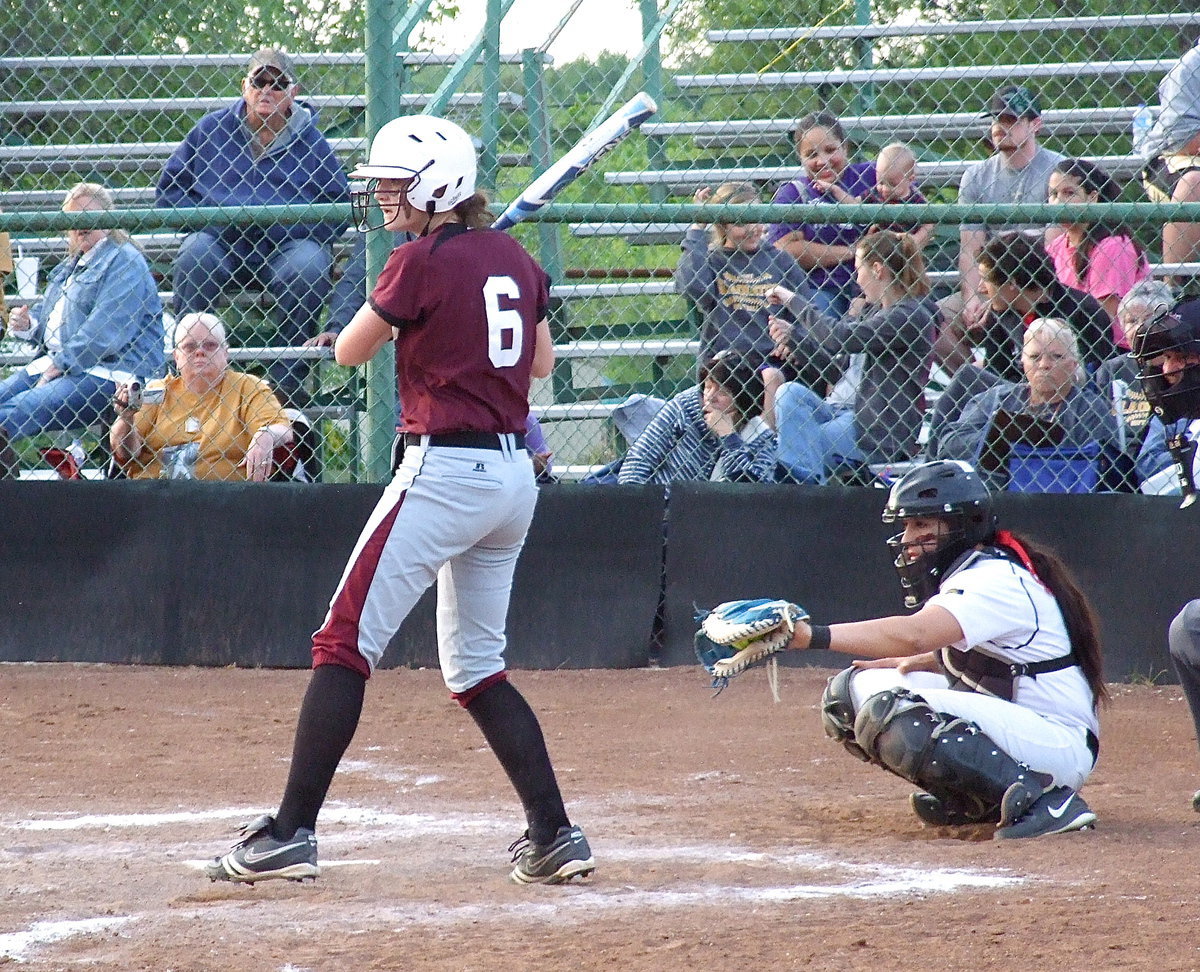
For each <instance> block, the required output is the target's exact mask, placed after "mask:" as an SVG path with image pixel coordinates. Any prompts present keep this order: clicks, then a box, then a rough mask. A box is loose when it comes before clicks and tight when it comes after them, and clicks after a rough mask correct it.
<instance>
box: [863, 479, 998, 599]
mask: <svg viewBox="0 0 1200 972" xmlns="http://www.w3.org/2000/svg"><path fill="white" fill-rule="evenodd" d="M916 517H922V518H926V517H932V518H937V519H939V520H942V521H944V522H945V524H946V527H947V529H946V531H945V532H944V533H942V534H939V535H938V536H937V537H935V538H931V540H930V542H929V543H926V544H913V543H909V544H905V543H904V534H903V532H901V533H897V534H895V535H894V536H892V537H890V538H889V539H888V546H889V547H890V548H891V549H892V550H893V551H895V553H896V559H895V566H896V573H897V574H898V575H899V577H900V587H901V588H902V589H903V591H904V606H905V607H909V608H913V607H917V606H919V605H921V604H924V603H925V602H926V601H927V600H929V598H930V597H932V596H933V595H934V594H935V593H937V589H938V584H939V583H940V582H941V579H942V578H943V577H945V575H946V573H947V571H948V570H949V568H950V567H951V566H952V565H953V564H954V562H955V561H956V560H958V558H959V557H961V556H962V555H963V554H964V553H966V552H967V551H968V550H970V549H971V548H972V547H974V546H976V545H977V544H980V543H986V542H987V541H989V540H991V539H992V537H993V536H994V535H995V532H996V517H995V514H994V513H993V512H992V494H991V493H989V492H988V488H987V486H985V485H984V483H983V480H982V479H980V478H979V474H978V473H976V472H975V470H974V469H973V468H972V467H971V466H970V465H969V464H968V463H965V462H960V461H958V460H950V459H941V460H938V461H937V462H926V463H922V464H921V465H919V466H916V467H915V468H913V469H911V470H909V472H907V473H905V475H904V476H902V477H901V478H900V479H899V480H897V481H896V483H895V485H893V486H892V490H891V492H890V493H889V494H888V499H887V505H886V506H884V508H883V522H884V523H901V524H903V522H904V521H905V520H910V519H914V518H916ZM931 546H932V548H931ZM914 547H915V548H918V549H919V551H920V552H919V553H918V554H917V555H916V556H912V555H911V554H910V550H912V549H913V548H914Z"/></svg>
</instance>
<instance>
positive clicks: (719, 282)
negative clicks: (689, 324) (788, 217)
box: [675, 182, 807, 361]
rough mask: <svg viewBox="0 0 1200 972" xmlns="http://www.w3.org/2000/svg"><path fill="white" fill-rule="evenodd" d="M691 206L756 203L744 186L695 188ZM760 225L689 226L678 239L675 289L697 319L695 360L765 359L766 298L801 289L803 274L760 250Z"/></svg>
mask: <svg viewBox="0 0 1200 972" xmlns="http://www.w3.org/2000/svg"><path fill="white" fill-rule="evenodd" d="M695 202H697V203H705V202H707V203H714V204H720V203H757V202H762V199H761V198H760V196H759V193H758V190H757V189H756V188H755V187H754V186H753V185H751V184H750V183H748V182H726V183H723V184H722V185H720V186H717V188H716V189H715V190H714V189H713V188H712V187H711V186H701V187H700V188H699V189H697V190H696V195H695ZM762 244H763V226H762V224H761V223H713V224H712V227H711V229H710V228H709V227H707V226H705V225H704V224H702V223H693V224H692V225H691V226H690V227H689V228H688V231H687V233H686V234H685V235H684V238H683V244H682V252H681V253H680V255H679V263H678V265H677V266H676V268H675V289H676V290H677V291H678V292H679V293H681V294H683V295H684V296H685V297H687V298H688V299H690V300H691V301H693V302H694V303H695V304H696V306H697V307H698V308H699V310H700V313H701V314H702V315H703V324H702V326H701V329H700V360H701V361H704V360H707V359H708V358H711V357H712V356H713V355H715V354H717V353H718V352H720V351H725V350H727V349H732V350H734V351H737V352H739V353H742V354H746V353H753V354H757V355H758V356H759V357H761V358H766V357H767V356H769V355H770V354H771V352H772V351H773V350H774V348H775V342H774V341H773V340H772V339H771V335H770V334H768V333H767V317H768V310H767V295H768V294H769V293H770V292H771V288H772V287H774V286H775V285H776V284H782V285H783V286H785V287H788V288H789V289H792V290H804V289H805V287H806V286H807V283H806V278H805V274H804V271H803V270H801V269H800V266H799V264H797V263H796V261H795V260H793V259H792V258H791V257H790V256H788V255H787V254H786V253H783V252H781V251H780V250H777V249H776V248H775V247H773V246H764V245H762Z"/></svg>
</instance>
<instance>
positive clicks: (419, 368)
mask: <svg viewBox="0 0 1200 972" xmlns="http://www.w3.org/2000/svg"><path fill="white" fill-rule="evenodd" d="M367 302H368V303H369V304H370V305H371V308H372V310H374V311H375V313H377V314H378V315H379V316H380V317H382V318H383V319H384V320H385V321H387V322H388V323H389V324H391V325H392V326H393V327H395V328H397V338H396V380H397V385H398V387H399V394H400V401H401V403H402V405H403V409H402V416H401V425H402V428H403V429H404V431H406V432H414V433H417V434H419V435H426V434H428V435H433V434H436V433H439V432H456V431H476V432H523V431H524V430H525V418H526V416H527V415H528V414H529V379H530V367H531V365H532V363H533V351H534V344H535V342H536V339H537V325H538V322H539V321H541V320H542V318H544V317H545V316H546V310H547V307H548V305H549V302H550V278H549V277H548V276H547V275H546V272H545V271H544V270H543V269H542V268H541V267H540V266H538V264H537V261H536V260H534V259H533V257H531V256H530V255H529V254H528V253H526V252H525V249H524V247H522V246H521V244H520V243H518V242H517V241H516V240H515V239H513V238H512V237H511V236H509V235H508V234H507V233H503V232H500V231H499V230H490V229H474V230H472V229H467V227H465V226H463V225H462V224H461V223H448V224H446V225H445V226H443V227H441V228H440V229H438V230H436V231H434V232H433V233H432V234H431V235H429V236H425V237H421V238H420V239H417V240H413V241H412V242H410V243H405V244H404V245H403V246H400V247H398V248H397V249H395V250H393V251H392V255H391V256H390V257H388V262H387V265H386V266H385V267H384V268H383V272H382V273H381V274H380V275H379V280H378V281H377V282H376V284H375V289H374V290H373V291H372V292H371V296H370V297H369V298H368V301H367Z"/></svg>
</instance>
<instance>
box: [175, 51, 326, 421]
mask: <svg viewBox="0 0 1200 972" xmlns="http://www.w3.org/2000/svg"><path fill="white" fill-rule="evenodd" d="M299 90H300V86H299V84H298V83H297V81H296V70H295V66H294V65H293V63H292V59H291V58H290V57H288V55H287V54H285V53H284V52H283V51H280V50H277V49H275V48H272V47H265V48H263V49H261V50H259V51H258V52H256V53H255V54H254V56H253V57H251V58H250V62H249V64H248V65H247V69H246V75H245V77H244V78H242V82H241V95H242V97H241V99H240V100H239V101H237V102H236V103H235V104H233V105H230V106H229V107H228V108H222V109H219V110H217V111H215V112H212V113H211V114H208V115H206V116H205V117H204V118H202V119H201V120H200V121H199V122H198V123H197V124H196V127H195V128H193V129H192V130H191V131H190V132H189V133H188V134H187V136H186V137H185V138H184V140H183V143H182V144H181V145H180V146H179V148H178V149H176V150H175V152H174V154H173V155H172V156H171V158H170V159H169V160H168V161H167V165H166V168H165V169H164V170H163V173H162V176H161V177H160V178H159V181H158V187H157V189H156V193H155V204H156V205H158V206H164V207H170V206H179V207H191V206H279V205H295V204H305V203H340V202H348V201H349V198H350V197H349V184H348V183H347V180H346V176H345V173H344V172H343V171H342V167H341V165H340V164H339V162H338V159H337V157H336V156H335V155H334V151H333V147H332V146H331V145H330V144H329V142H328V141H327V140H326V138H325V136H324V135H322V134H321V132H320V131H319V130H318V128H317V125H316V111H315V110H314V109H312V108H310V107H309V106H307V105H305V104H304V103H303V102H300V101H298V100H297V99H296V95H297V93H298V92H299ZM344 228H345V227H344V226H342V225H341V224H338V223H299V224H290V225H288V224H271V225H236V226H211V227H205V228H204V229H201V230H198V231H196V232H193V233H189V234H188V235H187V237H185V239H184V241H183V243H182V244H181V246H180V249H179V255H178V257H177V258H176V263H175V269H174V291H175V308H174V309H175V313H176V314H177V315H182V314H186V313H192V312H207V311H211V310H212V309H213V308H214V307H215V305H216V303H217V301H218V299H219V297H220V295H221V292H222V291H223V290H224V289H225V287H227V286H228V285H229V284H230V283H231V282H232V283H236V284H240V285H246V284H256V285H258V286H259V287H261V288H262V289H263V291H264V292H266V293H267V294H269V295H271V297H272V299H273V301H274V308H273V310H274V314H273V316H274V321H275V325H276V332H275V340H276V342H277V343H278V344H280V345H299V344H303V343H304V341H305V340H307V339H308V338H310V337H314V336H315V335H316V334H317V330H318V329H317V322H318V319H319V318H320V315H321V312H322V310H323V308H324V306H325V302H326V299H327V298H328V296H329V289H330V285H331V281H330V268H331V266H332V263H333V254H332V248H331V244H332V241H333V240H334V239H335V238H337V237H338V236H339V235H340V234H341V232H342V231H343V229H344ZM306 374H307V367H306V365H304V364H303V363H300V362H279V363H276V364H275V365H273V366H272V367H271V369H270V377H271V383H272V384H273V385H274V386H275V388H276V389H277V390H278V391H279V393H280V394H281V395H283V396H284V397H285V398H287V399H288V400H290V401H292V402H293V403H297V402H298V400H300V399H302V394H301V389H302V385H303V383H304V378H305V376H306ZM299 403H300V404H302V402H299Z"/></svg>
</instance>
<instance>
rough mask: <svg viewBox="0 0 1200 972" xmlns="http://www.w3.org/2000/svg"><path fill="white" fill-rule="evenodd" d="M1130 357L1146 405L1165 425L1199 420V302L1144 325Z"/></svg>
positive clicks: (1135, 336)
mask: <svg viewBox="0 0 1200 972" xmlns="http://www.w3.org/2000/svg"><path fill="white" fill-rule="evenodd" d="M1131 353H1132V354H1133V357H1134V358H1135V359H1136V360H1137V363H1138V378H1139V379H1140V380H1141V382H1142V390H1143V391H1144V392H1145V394H1146V401H1148V402H1149V403H1150V405H1151V407H1153V409H1154V410H1155V411H1156V412H1157V413H1158V414H1159V415H1160V416H1161V417H1162V420H1163V421H1164V422H1174V421H1175V420H1176V419H1181V418H1200V300H1190V301H1187V302H1185V303H1182V304H1180V305H1179V306H1178V307H1176V308H1175V309H1174V310H1172V311H1168V312H1167V313H1164V314H1161V315H1159V316H1158V317H1157V318H1155V319H1154V320H1152V321H1150V322H1149V323H1148V324H1145V325H1143V326H1142V328H1141V329H1140V330H1139V331H1138V332H1137V334H1135V335H1134V337H1133V351H1132V352H1131Z"/></svg>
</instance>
